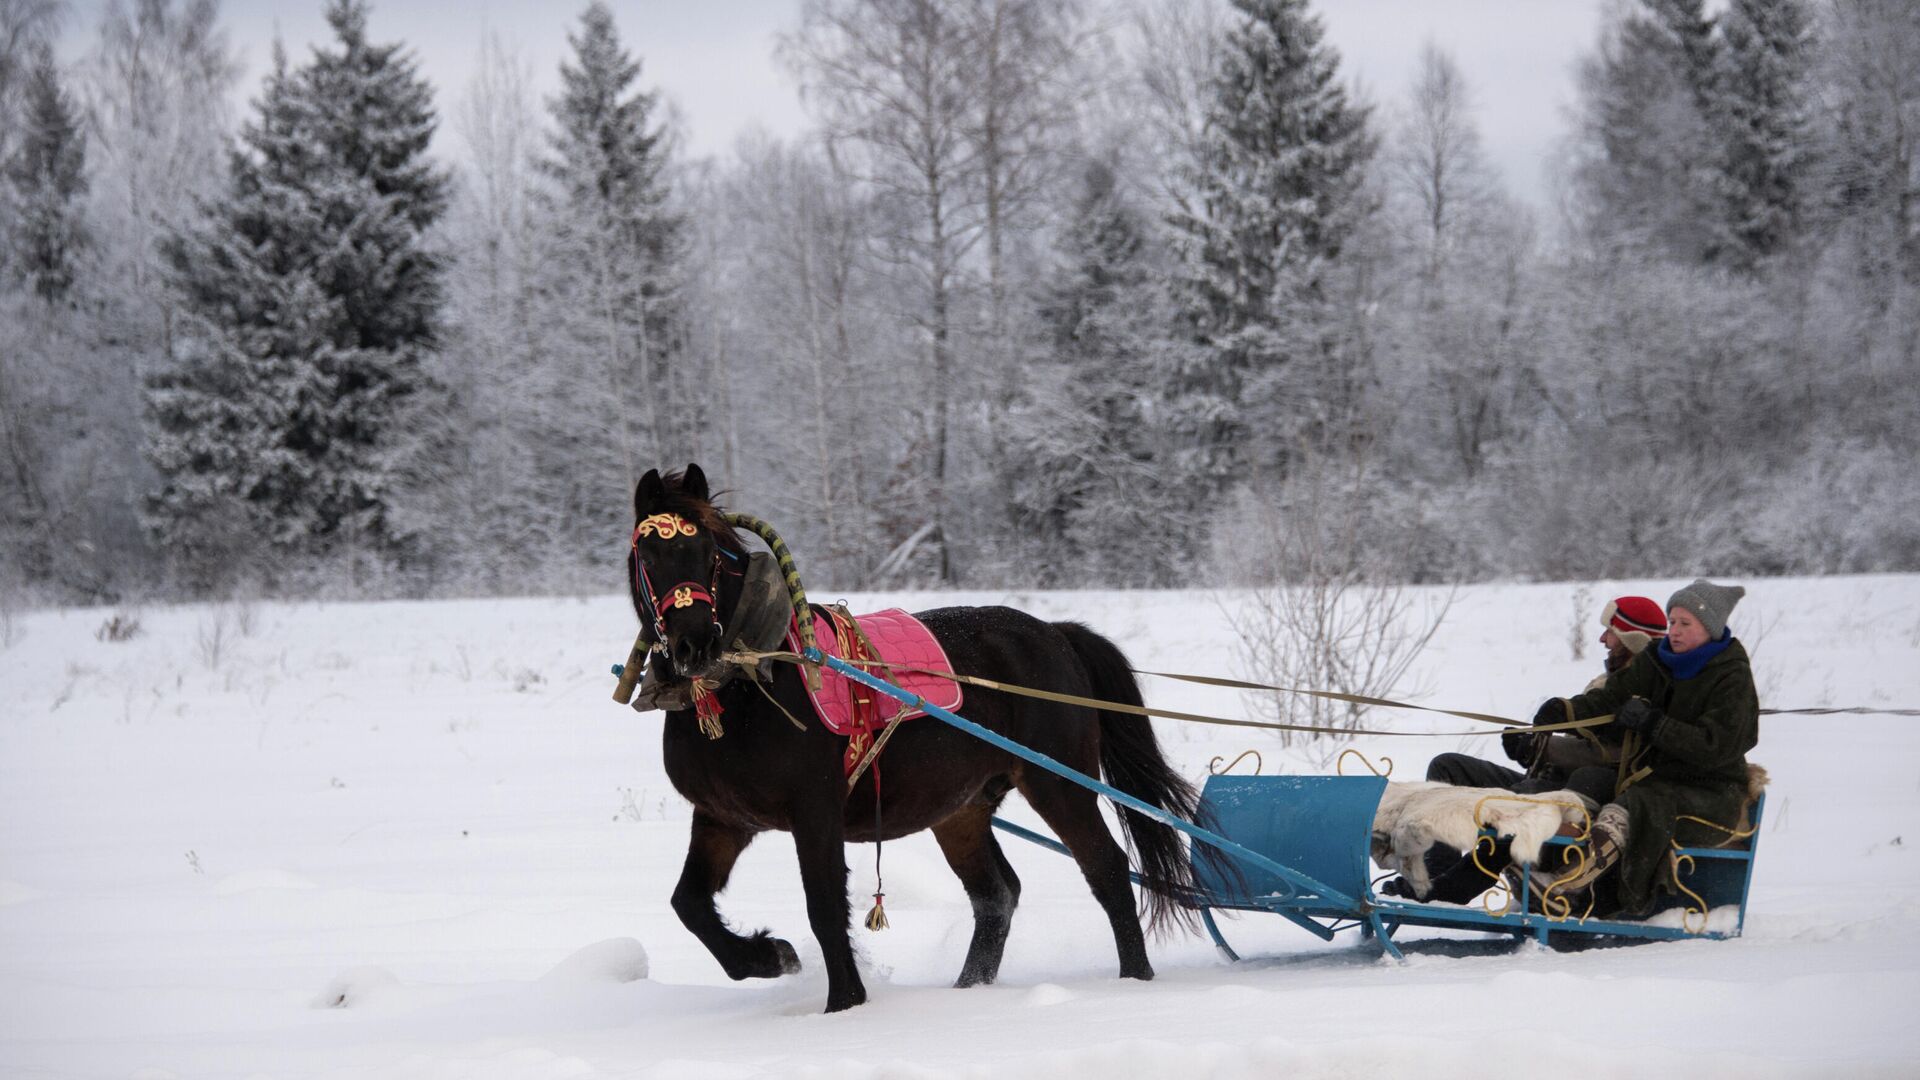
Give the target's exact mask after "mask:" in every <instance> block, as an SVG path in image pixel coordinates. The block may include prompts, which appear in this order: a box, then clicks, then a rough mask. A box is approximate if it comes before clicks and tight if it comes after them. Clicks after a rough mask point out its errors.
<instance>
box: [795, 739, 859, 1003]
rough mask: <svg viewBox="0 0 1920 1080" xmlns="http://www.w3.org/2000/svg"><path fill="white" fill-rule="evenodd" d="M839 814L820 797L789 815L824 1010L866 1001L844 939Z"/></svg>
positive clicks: (844, 854) (840, 810)
mask: <svg viewBox="0 0 1920 1080" xmlns="http://www.w3.org/2000/svg"><path fill="white" fill-rule="evenodd" d="M835 778H836V779H838V776H837V775H836V777H835ZM844 814H845V809H844V808H843V807H842V806H841V805H840V803H839V802H838V801H837V800H829V799H824V798H823V799H820V800H818V805H814V806H808V807H804V808H796V809H795V812H794V814H793V846H794V850H795V852H796V853H797V854H798V855H799V857H800V885H801V888H803V889H804V890H805V891H806V894H807V922H808V923H810V924H812V926H813V936H814V938H815V939H816V940H817V941H819V942H820V952H821V954H822V958H823V959H824V960H825V962H826V966H827V1011H828V1012H839V1011H840V1010H842V1009H850V1008H852V1007H854V1006H855V1005H859V1004H861V1003H863V1002H865V1001H866V1000H867V988H866V987H865V986H864V985H862V984H861V982H860V972H859V971H858V970H857V969H856V968H855V967H854V965H853V942H852V941H851V940H849V939H848V936H847V921H848V919H849V918H850V917H851V914H852V913H851V910H850V908H849V906H848V904H847V851H846V841H845V836H846V821H845V819H844V816H843V815H844Z"/></svg>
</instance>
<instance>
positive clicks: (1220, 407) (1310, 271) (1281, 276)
mask: <svg viewBox="0 0 1920 1080" xmlns="http://www.w3.org/2000/svg"><path fill="white" fill-rule="evenodd" d="M1234 7H1236V8H1237V9H1239V11H1240V13H1241V15H1242V18H1241V21H1240V23H1239V24H1238V25H1237V26H1235V27H1234V28H1233V29H1232V30H1231V31H1230V32H1229V34H1228V35H1227V39H1226V41H1225V42H1224V44H1223V45H1222V47H1221V50H1220V57H1219V68H1218V69H1217V70H1216V71H1215V73H1214V76H1213V79H1212V81H1211V84H1210V86H1209V95H1210V97H1209V100H1208V103H1207V123H1206V130H1205V132H1204V134H1203V136H1202V140H1201V145H1200V150H1199V157H1200V160H1199V163H1198V165H1197V167H1196V169H1195V174H1194V175H1193V176H1192V177H1191V178H1190V181H1189V187H1190V188H1191V194H1190V196H1189V199H1188V205H1189V207H1191V209H1190V210H1189V211H1187V212H1184V213H1179V214H1176V215H1175V216H1174V218H1173V225H1174V227H1175V229H1176V231H1177V233H1178V244H1179V247H1180V250H1181V252H1182V254H1183V262H1184V268H1183V271H1182V277H1183V280H1182V282H1181V285H1182V291H1183V294H1184V297H1185V301H1184V306H1185V308H1186V311H1187V313H1188V315H1189V317H1190V319H1191V323H1192V326H1193V329H1194V331H1195V334H1196V337H1197V339H1198V341H1199V343H1200V345H1201V346H1202V347H1201V348H1199V349H1197V350H1193V351H1192V352H1191V353H1189V354H1188V357H1187V359H1186V362H1184V363H1182V364H1181V365H1179V370H1178V372H1177V374H1176V377H1175V379H1174V385H1173V386H1172V388H1171V392H1170V400H1169V402H1168V407H1169V409H1170V411H1171V416H1170V417H1169V419H1170V421H1171V423H1172V425H1173V427H1174V431H1175V434H1176V437H1177V438H1178V439H1179V441H1180V444H1181V453H1180V456H1179V457H1178V458H1177V459H1176V461H1175V462H1173V463H1172V464H1173V465H1174V467H1175V468H1177V469H1179V470H1180V472H1181V473H1182V474H1183V475H1186V476H1188V477H1189V478H1190V479H1191V481H1192V483H1193V489H1194V491H1195V493H1196V495H1198V496H1199V497H1200V498H1201V499H1203V500H1205V499H1206V498H1208V497H1209V496H1210V495H1212V494H1217V493H1218V492H1220V491H1221V490H1224V489H1225V488H1226V487H1227V486H1229V485H1231V484H1232V483H1234V482H1236V481H1237V480H1242V479H1244V478H1245V477H1246V474H1247V472H1248V470H1249V469H1250V468H1252V467H1255V466H1266V465H1272V464H1277V463H1279V461H1280V460H1281V456H1282V455H1283V454H1284V452H1285V446H1286V444H1288V443H1291V442H1293V441H1294V440H1296V439H1298V438H1299V437H1301V436H1302V435H1303V434H1307V433H1309V431H1310V429H1311V428H1312V427H1313V426H1314V425H1315V424H1316V423H1319V422H1324V421H1325V420H1326V419H1327V418H1326V417H1324V416H1321V417H1316V416H1314V415H1313V414H1314V413H1315V412H1316V411H1324V410H1326V409H1327V408H1328V407H1329V405H1331V404H1335V403H1330V402H1328V401H1327V400H1326V393H1325V391H1326V389H1327V384H1328V381H1329V378H1330V377H1331V378H1332V379H1334V380H1337V379H1339V378H1340V377H1341V376H1342V375H1343V374H1344V373H1342V372H1339V371H1337V370H1335V369H1337V368H1338V367H1339V366H1340V364H1341V362H1342V361H1341V358H1340V357H1339V356H1338V355H1337V353H1338V348H1337V346H1336V344H1335V343H1334V342H1333V340H1332V338H1331V337H1330V336H1329V335H1328V334H1327V333H1326V332H1325V329H1324V326H1325V319H1324V318H1323V313H1322V311H1321V310H1320V308H1321V306H1322V303H1323V301H1324V299H1325V288H1324V286H1325V283H1326V280H1327V276H1328V274H1329V272H1330V271H1331V269H1332V267H1333V266H1334V264H1335V263H1336V261H1337V260H1338V259H1339V258H1340V256H1341V253H1342V250H1343V247H1344V246H1345V245H1346V243H1347V242H1348V240H1349V238H1350V237H1351V236H1352V235H1353V233H1354V230H1355V228H1356V226H1357V225H1358V223H1359V222H1360V221H1361V220H1362V219H1364V217H1365V216H1366V215H1367V214H1368V213H1369V212H1370V211H1371V209H1372V201H1371V199H1370V198H1369V197H1368V195H1367V194H1366V193H1365V190H1364V183H1365V178H1366V171H1367V165H1368V162H1369V161H1370V160H1371V159H1372V157H1373V154H1374V150H1375V147H1376V140H1375V138H1374V136H1373V135H1372V134H1371V133H1370V131H1369V128H1368V116H1369V111H1370V110H1369V109H1368V108H1367V107H1366V106H1363V105H1359V104H1356V103H1354V102H1352V101H1350V100H1349V98H1348V95H1347V91H1346V89H1345V88H1344V87H1342V86H1341V85H1340V84H1339V83H1338V82H1337V77H1338V65H1339V57H1338V54H1337V53H1336V52H1335V51H1334V50H1333V49H1332V47H1331V46H1328V45H1327V44H1325V43H1324V42H1323V40H1322V38H1323V35H1324V32H1323V30H1322V28H1321V25H1320V20H1319V19H1318V18H1317V17H1315V16H1314V15H1313V14H1312V13H1311V12H1310V11H1309V10H1308V8H1307V3H1306V0H1234Z"/></svg>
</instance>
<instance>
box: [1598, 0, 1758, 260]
mask: <svg viewBox="0 0 1920 1080" xmlns="http://www.w3.org/2000/svg"><path fill="white" fill-rule="evenodd" d="M1717 57H1718V40H1717V38H1716V37H1715V35H1714V32H1713V22H1712V20H1711V19H1709V18H1708V17H1707V16H1706V15H1705V14H1704V0H1640V2H1639V6H1638V7H1637V8H1634V9H1628V10H1626V11H1625V12H1624V14H1623V15H1622V16H1621V17H1620V18H1619V19H1618V21H1616V22H1613V23H1611V24H1609V25H1608V26H1607V27H1606V28H1605V29H1604V30H1603V31H1602V37H1601V42H1600V47H1599V49H1598V51H1597V53H1596V54H1595V55H1594V56H1593V57H1591V58H1589V59H1588V60H1587V61H1585V62H1584V63H1583V64H1582V65H1581V71H1580V82H1581V110H1582V115H1581V121H1580V127H1581V129H1582V131H1581V135H1582V138H1583V140H1584V142H1585V150H1584V158H1585V160H1584V161H1583V162H1582V163H1581V165H1580V167H1579V169H1578V173H1577V175H1578V181H1579V184H1580V187H1581V189H1582V192H1583V194H1584V196H1585V203H1586V205H1584V206H1583V207H1581V209H1582V211H1583V212H1584V216H1585V219H1586V221H1587V222H1588V228H1589V231H1590V232H1591V233H1592V234H1593V235H1594V236H1595V238H1596V239H1597V240H1600V241H1602V242H1604V243H1607V244H1624V245H1626V246H1629V247H1633V248H1638V249H1651V250H1655V251H1659V252H1662V253H1664V254H1666V255H1667V256H1668V257H1670V258H1673V259H1676V260H1678V261H1680V262H1683V263H1705V262H1710V261H1712V260H1713V259H1714V258H1715V257H1716V256H1717V253H1718V251H1719V248H1720V245H1721V243H1722V239H1721V237H1720V235H1719V230H1717V229H1716V227H1715V224H1714V223H1715V221H1716V220H1717V218H1718V212H1719V210H1718V208H1719V204H1720V200H1719V196H1718V194H1717V192H1716V186H1717V185H1716V183H1715V179H1714V168H1715V163H1716V162H1717V160H1718V158H1719V155H1718V153H1717V151H1716V142H1715V134H1714V131H1713V127H1714V125H1713V119H1712V113H1713V109H1714V101H1715V99H1716V94H1715V89H1714V80H1715V77H1716V71H1717V68H1718V59H1717Z"/></svg>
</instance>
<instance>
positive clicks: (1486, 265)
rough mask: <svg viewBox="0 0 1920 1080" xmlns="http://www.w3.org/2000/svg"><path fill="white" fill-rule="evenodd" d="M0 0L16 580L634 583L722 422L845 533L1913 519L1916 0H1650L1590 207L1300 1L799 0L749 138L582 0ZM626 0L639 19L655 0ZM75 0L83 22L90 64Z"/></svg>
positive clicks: (1178, 549) (1892, 536)
mask: <svg viewBox="0 0 1920 1080" xmlns="http://www.w3.org/2000/svg"><path fill="white" fill-rule="evenodd" d="M71 15H72V13H71V12H69V11H68V10H67V9H66V7H65V5H64V4H63V3H61V2H60V0H0V310H3V311H4V316H3V318H0V455H4V458H3V460H0V552H4V569H0V593H4V594H5V595H6V596H7V597H9V598H16V599H17V598H24V599H26V600H28V601H31V602H75V601H81V602H113V601H121V600H125V599H139V598H146V597H172V596H204V595H215V596H217V595H227V594H231V593H234V592H259V593H272V594H281V595H359V596H384V595H464V594H509V593H525V592H549V591H568V592H572V591H599V590H605V589H611V588H616V587H617V581H616V580H615V576H616V575H617V568H618V566H619V565H620V561H619V555H620V552H621V548H622V545H623V543H624V536H625V530H626V528H627V527H628V526H630V524H631V522H630V520H629V517H630V508H629V495H630V492H631V490H632V486H633V482H634V480H635V479H636V478H637V476H638V475H640V474H641V473H642V472H644V471H646V470H647V469H649V468H654V467H678V466H680V465H683V464H684V463H686V462H688V461H698V462H700V463H701V465H702V466H703V467H704V468H705V469H706V471H707V472H708V473H709V475H712V476H714V477H716V479H718V480H719V481H720V483H721V486H723V487H725V488H728V489H730V494H729V496H728V499H729V501H730V502H731V503H732V504H733V505H735V506H738V507H740V508H743V509H750V510H752V511H753V512H755V513H757V514H759V515H760V516H763V517H766V518H769V519H771V520H773V521H776V522H778V523H780V525H781V527H782V529H783V531H784V532H785V533H786V534H787V536H788V539H789V541H790V543H792V545H793V546H794V548H795V549H796V551H797V552H798V554H799V555H800V557H801V559H802V561H803V562H804V563H805V564H806V565H807V566H808V567H809V573H810V577H812V578H814V579H815V580H818V581H819V582H821V583H822V584H824V585H827V586H829V587H832V588H846V589H852V588H870V587H897V586H907V585H939V586H978V587H1002V586H1015V585H1043V586H1054V587H1061V586H1066V587H1071V586H1110V587H1111V586H1117V587H1153V586H1169V585H1191V584H1245V583H1262V584H1264V583H1271V582H1275V581H1300V580H1329V579H1342V580H1344V579H1350V578H1351V579H1374V580H1380V581H1402V582H1406V581H1412V582H1418V581H1456V580H1470V579H1480V578H1488V577H1527V578H1576V579H1584V578H1594V577H1606V576H1646V575H1675V574H1681V573H1691V572H1714V573H1742V574H1744V573H1829V572H1847V571H1875V570H1912V569H1915V568H1917V567H1920V482H1916V481H1915V479H1914V478H1913V477H1912V475H1911V468H1910V465H1909V463H1910V462H1911V461H1913V460H1914V457H1915V450H1916V446H1915V443H1916V440H1917V439H1920V394H1916V393H1914V391H1913V386H1914V385H1915V376H1916V374H1920V370H1917V369H1916V367H1917V366H1916V353H1917V351H1920V304H1916V285H1920V221H1916V220H1915V215H1916V209H1915V207H1916V195H1917V194H1920V145H1917V144H1920V136H1917V135H1916V132H1920V75H1916V74H1915V73H1916V72H1920V10H1916V9H1915V8H1914V7H1913V6H1912V5H1909V4H1907V3H1904V2H1901V0H1729V2H1728V3H1726V4H1724V5H1716V8H1715V10H1714V11H1712V12H1711V13H1710V12H1709V11H1708V10H1707V5H1706V4H1705V2H1704V0H1631V2H1623V3H1621V4H1618V5H1616V6H1615V7H1613V8H1612V9H1611V10H1610V13H1609V15H1608V16H1607V18H1606V19H1605V20H1604V24H1603V26H1602V28H1601V30H1600V33H1599V37H1598V39H1597V40H1596V41H1595V42H1594V44H1593V47H1592V49H1591V50H1590V51H1589V52H1588V54H1587V55H1586V56H1585V57H1584V58H1583V59H1582V61H1581V63H1580V67H1579V71H1578V73H1577V76H1578V98H1577V107H1576V109H1575V110H1574V113H1573V115H1572V116H1571V117H1570V118H1569V130H1568V131H1567V132H1566V133H1565V138H1564V143H1563V151H1562V153H1561V155H1560V158H1561V160H1560V164H1561V166H1562V168H1561V170H1560V176H1559V179H1558V182H1557V184H1556V186H1555V191H1554V197H1553V205H1552V206H1550V207H1549V208H1547V209H1545V210H1535V209H1532V208H1530V207H1528V206H1527V205H1525V204H1524V203H1522V202H1521V201H1520V200H1518V199H1516V198H1515V197H1514V196H1513V195H1512V194H1511V193H1510V192H1509V191H1507V190H1506V188H1505V186H1504V184H1503V182H1502V179H1501V177H1500V176H1499V174H1498V171H1497V170H1496V169H1495V168H1494V167H1493V166H1492V164H1491V163H1490V162H1489V160H1488V159H1487V157H1486V155H1485V153H1484V151H1483V149H1482V147H1481V143H1480V134H1479V128H1478V121H1477V118H1476V108H1475V101H1476V89H1475V86H1476V79H1475V77H1474V75H1473V74H1472V73H1470V72H1467V71H1464V70H1462V68H1461V67H1460V65H1459V64H1458V63H1457V62H1456V61H1454V60H1453V59H1452V58H1451V57H1450V56H1449V55H1448V54H1447V53H1446V52H1444V51H1443V50H1441V49H1439V48H1437V47H1434V46H1429V47H1428V48H1427V49H1426V50H1425V52H1424V53H1423V54H1422V56H1421V58H1420V60H1419V62H1418V64H1417V66H1416V67H1415V69H1414V70H1413V71H1411V72H1410V73H1409V78H1408V79H1407V82H1406V85H1404V86H1397V87H1390V88H1383V90H1382V91H1381V92H1380V94H1379V95H1378V96H1371V95H1368V94H1366V93H1364V92H1362V91H1361V90H1359V89H1358V88H1356V87H1355V86H1354V85H1353V83H1352V82H1351V80H1350V79H1349V78H1348V77H1347V75H1346V73H1345V72H1344V71H1343V70H1342V68H1341V63H1340V58H1339V56H1338V54H1337V52H1336V51H1335V50H1334V49H1333V48H1332V47H1331V46H1330V45H1329V44H1328V42H1327V41H1326V37H1325V32H1324V29H1323V27H1322V25H1321V23H1320V21H1319V19H1318V18H1317V17H1316V15H1315V13H1314V11H1313V9H1312V6H1311V5H1310V4H1309V3H1307V0H1232V2H1230V3H1203V2H1200V0H1191V2H1176V0H1137V2H1135V3H1131V4H1125V5H1122V4H1118V3H1110V4H1102V3H1095V2H1093V0H805V2H803V4H802V5H801V12H800V16H799V20H798V22H797V24H796V25H794V26H792V27H789V28H787V30H786V31H785V32H784V33H783V34H782V36H781V43H780V47H779V50H778V54H777V56H776V57H774V58H772V59H771V60H770V62H776V63H779V64H781V65H783V66H784V67H785V69H786V70H787V71H788V73H789V74H790V76H791V78H792V80H793V82H794V84H795V86H796V88H797V89H798V92H799V93H801V95H802V97H803V100H804V102H805V103H806V105H807V107H808V109H809V112H810V115H811V116H812V118H813V127H812V129H811V130H809V131H807V132H805V133H803V134H801V135H798V136H795V137H792V138H786V139H781V138H776V137H774V136H771V135H768V134H764V133H759V134H751V135H747V136H744V137H742V138H741V139H740V140H739V142H738V143H737V144H736V145H735V146H734V148H733V149H732V150H731V151H730V152H728V153H726V154H723V155H720V156H717V157H712V158H694V157H692V156H691V155H689V154H687V153H686V152H685V150H684V141H685V140H684V135H685V132H684V131H683V130H681V129H680V127H679V125H678V123H677V122H676V121H674V120H673V119H672V118H671V116H670V115H669V114H670V108H669V104H668V103H667V102H664V101H663V100H662V99H661V98H660V96H659V94H658V92H657V90H655V89H653V88H651V87H650V86H649V84H648V82H647V80H646V78H645V70H644V67H643V61H644V51H643V49H644V41H643V40H639V39H637V40H639V47H638V48H636V47H634V46H630V45H628V44H627V41H626V38H625V37H624V36H623V28H622V27H620V26H619V25H618V23H617V21H616V19H615V18H614V16H613V14H612V12H611V11H610V10H609V9H608V8H607V7H606V6H605V5H604V4H601V3H598V2H596V3H592V4H589V5H588V6H587V7H586V8H585V9H584V11H582V12H580V13H579V15H578V16H577V19H576V20H575V21H574V22H573V23H572V24H571V26H570V30H569V34H568V41H569V45H570V49H569V54H568V56H567V59H566V60H565V61H564V62H563V64H562V65H561V68H560V71H559V91H558V93H556V94H554V95H552V96H550V97H547V98H545V99H541V98H539V97H538V96H537V95H536V94H535V93H534V91H533V89H532V87H533V84H534V76H533V72H531V71H530V70H529V69H528V67H527V65H526V63H525V62H524V61H523V60H522V59H521V58H520V57H519V56H518V54H516V53H515V52H514V51H513V50H512V49H511V48H510V47H508V46H506V45H504V44H503V43H501V42H500V41H499V40H498V39H497V38H496V37H492V36H489V37H487V38H486V39H485V40H484V41H482V42H481V43H480V49H479V53H478V55H477V57H476V61H475V64H474V66H473V74H472V76H471V78H470V80H469V81H468V83H467V84H466V85H464V86H462V87H457V88H445V89H443V90H441V91H440V92H436V90H435V88H433V87H431V86H429V85H428V84H427V82H426V81H425V80H424V79H423V77H422V76H421V74H420V71H419V69H418V65H417V62H416V61H415V60H414V58H413V57H412V55H411V54H410V53H409V52H408V50H407V49H406V47H405V45H404V43H397V42H385V41H382V40H380V38H379V35H378V33H377V25H378V18H377V11H375V10H372V9H370V7H369V5H368V4H367V3H366V2H365V0H328V2H327V4H326V18H327V24H328V27H329V34H330V36H329V39H328V40H327V41H326V42H324V43H323V44H320V45H318V46H315V47H313V48H312V49H311V50H310V51H309V52H308V54H307V55H305V56H302V57H290V56H288V55H287V54H286V53H285V51H284V50H281V49H279V48H278V47H276V49H275V52H274V55H273V62H272V65H271V68H270V70H269V71H268V73H267V75H266V76H265V78H264V80H263V81H262V83H261V85H260V86H259V88H258V90H257V92H256V93H255V94H254V96H253V97H252V99H251V101H250V103H249V104H248V105H247V106H246V107H245V108H244V109H243V110H240V111H239V114H238V115H234V112H235V110H233V109H232V108H231V106H230V105H229V104H228V102H229V101H230V100H231V99H232V97H233V94H234V91H235V89H236V86H237V81H238V79H239V77H240V75H239V70H240V69H239V65H238V64H237V62H236V60H235V57H234V53H233V50H232V48H231V46H230V44H229V42H228V41H227V39H226V37H225V35H224V33H223V31H222V29H221V26H220V14H219V7H218V4H217V2H216V0H132V2H131V3H123V2H121V0H114V2H112V3H110V4H109V5H108V6H107V8H106V10H105V12H104V13H103V15H102V16H101V18H100V20H99V21H98V23H97V25H95V26H93V27H80V26H75V25H70V20H71ZM628 29H629V30H630V29H631V28H628ZM66 33H75V34H84V35H87V36H88V42H89V43H88V45H87V47H86V49H85V51H84V53H83V55H82V56H81V58H80V59H79V60H77V61H76V62H73V63H69V64H65V65H63V64H61V63H59V62H57V61H56V59H55V45H56V44H57V43H59V42H61V41H62V40H64V39H63V37H62V35H63V34H66Z"/></svg>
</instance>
